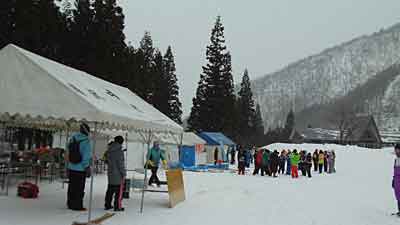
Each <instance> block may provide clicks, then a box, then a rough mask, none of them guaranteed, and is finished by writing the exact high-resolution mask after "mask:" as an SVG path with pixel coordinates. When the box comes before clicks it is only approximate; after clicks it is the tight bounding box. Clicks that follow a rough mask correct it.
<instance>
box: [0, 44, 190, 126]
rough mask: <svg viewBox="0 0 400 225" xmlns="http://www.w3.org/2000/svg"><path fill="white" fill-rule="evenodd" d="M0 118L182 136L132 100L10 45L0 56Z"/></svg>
mask: <svg viewBox="0 0 400 225" xmlns="http://www.w3.org/2000/svg"><path fill="white" fill-rule="evenodd" d="M0 68H1V72H0V74H1V79H0V92H1V93H0V109H1V113H9V114H11V115H14V114H22V115H30V116H31V117H36V116H41V117H44V118H60V119H67V120H68V119H71V118H75V119H77V120H82V119H85V120H87V121H96V122H108V123H111V124H120V125H125V126H128V127H130V128H132V129H136V130H141V129H142V130H155V131H172V132H182V131H183V129H182V127H181V126H179V125H178V124H176V123H175V122H174V121H172V120H171V119H170V118H168V117H167V116H165V115H164V114H162V113H161V112H159V111H158V110H157V109H155V108H154V107H153V106H151V105H150V104H148V103H146V102H145V101H144V100H142V99H141V98H140V97H138V96H137V95H136V94H134V93H133V92H131V91H130V90H128V89H127V88H123V87H120V86H117V85H114V84H112V83H109V82H107V81H104V80H101V79H98V78H96V77H94V76H91V75H89V74H87V73H85V72H82V71H79V70H76V69H73V68H70V67H67V66H64V65H62V64H59V63H57V62H54V61H51V60H49V59H46V58H44V57H41V56H39V55H36V54H34V53H31V52H29V51H26V50H24V49H21V48H19V47H17V46H15V45H8V46H6V47H5V48H3V49H2V50H1V51H0Z"/></svg>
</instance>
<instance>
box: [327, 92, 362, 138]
mask: <svg viewBox="0 0 400 225" xmlns="http://www.w3.org/2000/svg"><path fill="white" fill-rule="evenodd" d="M330 111H331V115H330V118H329V121H330V123H331V124H332V125H333V126H334V127H335V128H336V129H338V131H339V143H341V144H344V143H345V141H346V137H349V136H350V134H351V133H352V131H353V130H354V129H355V124H354V119H355V118H356V112H355V110H354V109H353V107H352V105H351V102H350V101H345V100H342V99H341V100H339V103H338V104H336V105H333V106H332V109H331V110H330Z"/></svg>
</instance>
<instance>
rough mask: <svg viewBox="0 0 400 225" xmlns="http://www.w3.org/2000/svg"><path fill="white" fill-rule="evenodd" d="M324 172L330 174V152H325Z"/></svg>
mask: <svg viewBox="0 0 400 225" xmlns="http://www.w3.org/2000/svg"><path fill="white" fill-rule="evenodd" d="M324 156H325V158H324V172H325V173H327V172H328V160H329V155H328V151H325V152H324Z"/></svg>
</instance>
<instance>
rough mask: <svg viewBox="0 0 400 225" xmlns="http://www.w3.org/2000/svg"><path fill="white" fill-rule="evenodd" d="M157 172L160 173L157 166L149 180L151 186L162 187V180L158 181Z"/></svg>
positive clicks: (152, 170)
mask: <svg viewBox="0 0 400 225" xmlns="http://www.w3.org/2000/svg"><path fill="white" fill-rule="evenodd" d="M157 171H158V167H155V166H154V167H151V177H150V180H149V185H152V184H153V183H156V184H157V185H158V186H160V184H161V182H160V179H158V176H157Z"/></svg>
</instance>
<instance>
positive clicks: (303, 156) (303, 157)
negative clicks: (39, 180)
mask: <svg viewBox="0 0 400 225" xmlns="http://www.w3.org/2000/svg"><path fill="white" fill-rule="evenodd" d="M306 154H307V153H306V151H300V161H299V170H300V171H301V174H302V175H303V176H306V175H307V174H306V170H307V168H306V164H305V163H306Z"/></svg>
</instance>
